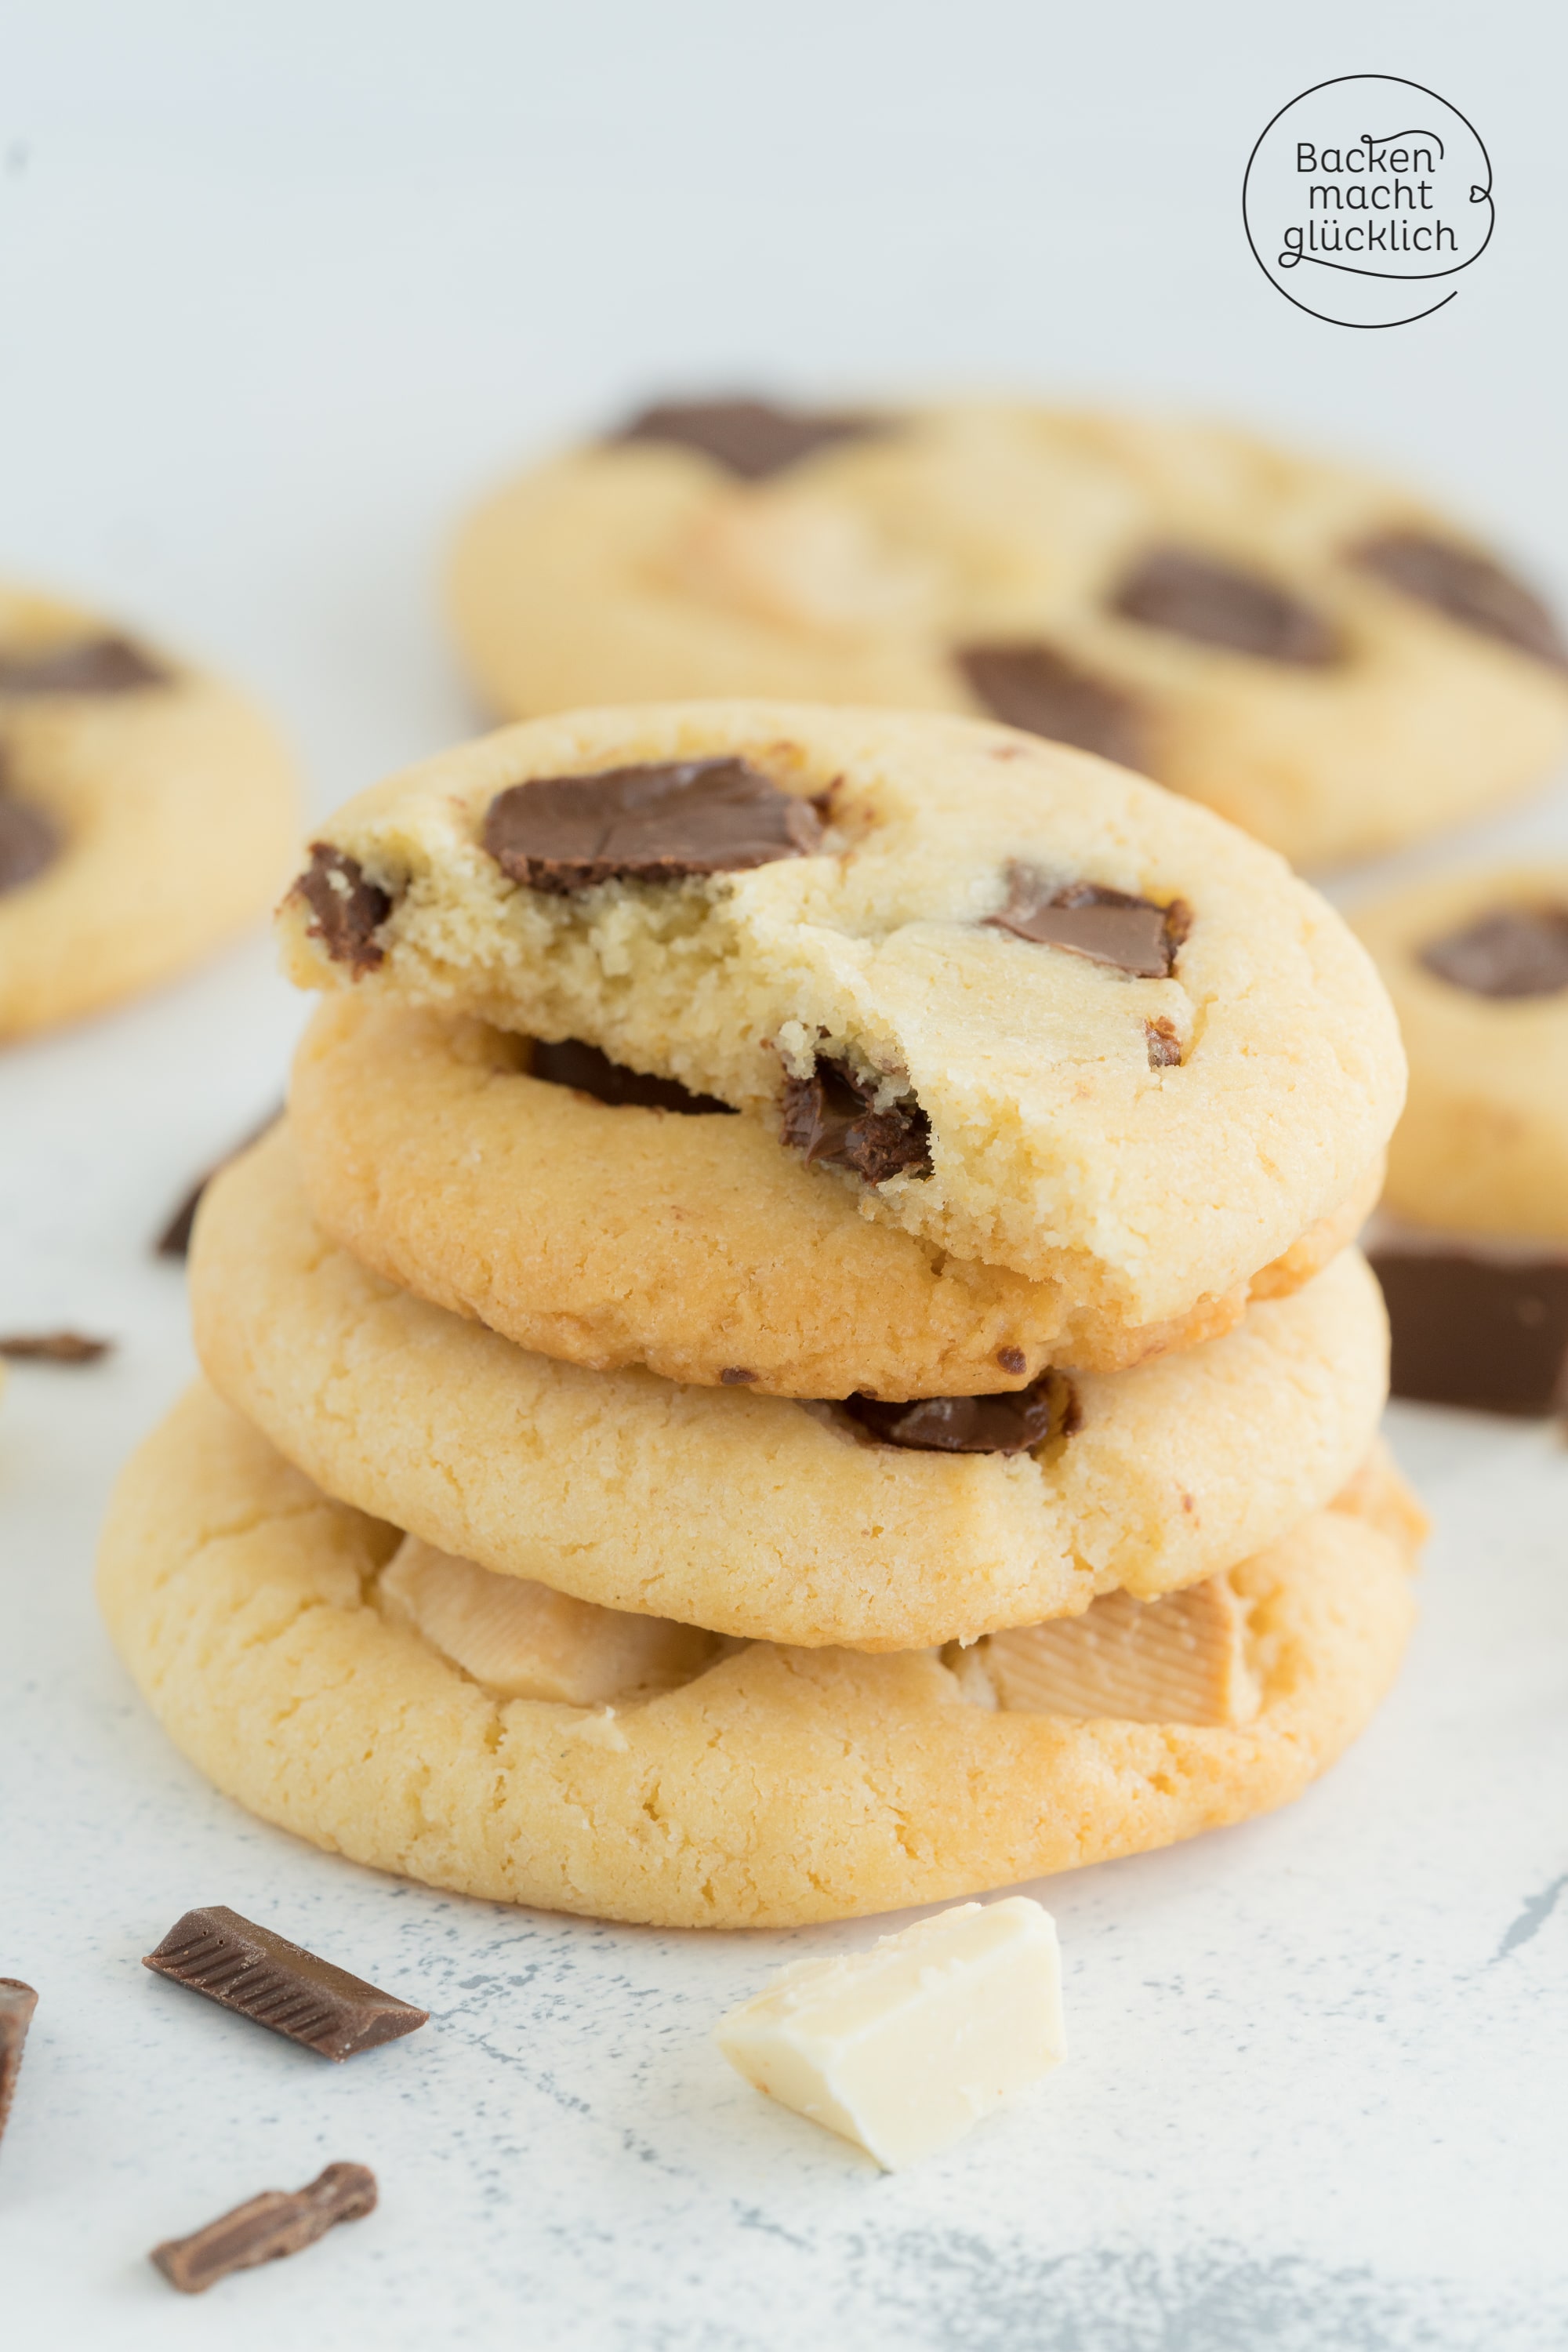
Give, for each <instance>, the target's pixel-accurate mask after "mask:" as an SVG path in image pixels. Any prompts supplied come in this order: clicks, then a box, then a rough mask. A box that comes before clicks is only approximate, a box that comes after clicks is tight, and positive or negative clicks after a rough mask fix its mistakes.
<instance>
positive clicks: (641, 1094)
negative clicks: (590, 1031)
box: [528, 1037, 734, 1118]
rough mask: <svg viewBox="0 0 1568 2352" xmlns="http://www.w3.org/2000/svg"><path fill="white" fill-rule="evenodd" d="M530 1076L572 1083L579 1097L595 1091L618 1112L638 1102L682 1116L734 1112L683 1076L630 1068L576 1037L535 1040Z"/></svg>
mask: <svg viewBox="0 0 1568 2352" xmlns="http://www.w3.org/2000/svg"><path fill="white" fill-rule="evenodd" d="M528 1074H529V1076H530V1077H532V1078H543V1079H545V1080H547V1081H548V1083H549V1084H550V1085H551V1086H552V1087H573V1088H574V1091H575V1092H576V1093H578V1094H580V1095H592V1096H593V1097H594V1098H595V1101H597V1102H602V1103H608V1104H610V1105H611V1107H612V1108H614V1109H616V1110H618V1109H620V1108H622V1106H623V1105H625V1104H633V1105H635V1106H636V1107H637V1108H638V1109H639V1110H673V1111H677V1112H679V1115H680V1117H681V1118H710V1117H712V1116H713V1115H714V1114H715V1113H718V1112H722V1113H724V1114H725V1116H726V1117H733V1115H734V1114H733V1109H732V1106H731V1104H729V1103H725V1102H721V1101H720V1100H719V1099H718V1097H717V1096H715V1095H694V1094H692V1093H691V1092H690V1090H689V1088H688V1087H683V1086H682V1085H681V1083H680V1081H679V1078H650V1077H648V1076H647V1075H646V1073H645V1072H643V1071H641V1070H628V1069H626V1067H625V1066H624V1065H623V1064H621V1063H620V1062H612V1061H611V1059H610V1057H609V1055H607V1054H601V1053H600V1051H599V1048H598V1047H597V1045H584V1044H583V1042H582V1040H581V1039H580V1038H577V1037H565V1038H563V1039H562V1041H561V1043H560V1044H559V1045H544V1044H542V1042H540V1041H539V1040H535V1042H534V1045H533V1047H532V1051H531V1056H530V1060H529V1067H528Z"/></svg>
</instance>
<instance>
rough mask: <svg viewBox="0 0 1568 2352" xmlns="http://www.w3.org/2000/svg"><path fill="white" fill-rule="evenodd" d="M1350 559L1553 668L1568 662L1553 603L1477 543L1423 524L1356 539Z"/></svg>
mask: <svg viewBox="0 0 1568 2352" xmlns="http://www.w3.org/2000/svg"><path fill="white" fill-rule="evenodd" d="M1350 559H1351V562H1352V563H1354V564H1357V565H1359V566H1360V568H1361V570H1362V571H1363V572H1371V573H1373V576H1374V577H1375V578H1376V579H1379V580H1381V581H1382V582H1383V583H1384V585H1385V586H1387V587H1390V588H1397V589H1398V590H1399V591H1400V593H1402V594H1403V595H1405V596H1414V597H1415V599H1416V601H1417V602H1418V603H1420V604H1430V605H1431V606H1432V607H1433V608H1434V610H1435V611H1436V612H1439V613H1442V614H1446V616H1447V618H1448V619H1449V620H1450V621H1458V623H1459V625H1460V626H1461V627H1462V628H1467V629H1474V630H1476V631H1477V632H1478V634H1479V635H1481V636H1484V637H1496V638H1497V639H1498V640H1499V641H1500V643H1501V644H1503V645H1505V646H1512V647H1513V648H1514V650H1515V652H1516V653H1522V654H1533V655H1534V656H1535V658H1536V660H1537V661H1543V662H1549V663H1551V664H1552V667H1554V668H1557V669H1563V668H1568V644H1565V643H1564V641H1563V632H1562V630H1561V629H1560V628H1559V627H1558V625H1557V622H1556V619H1555V617H1554V616H1553V614H1552V611H1551V608H1550V607H1549V606H1548V605H1547V604H1543V603H1542V599H1541V598H1540V597H1539V596H1538V595H1537V594H1536V593H1535V592H1534V590H1533V589H1532V588H1527V587H1526V586H1525V584H1524V583H1523V581H1522V580H1516V579H1515V578H1514V576H1513V574H1512V573H1511V572H1505V571H1504V569H1503V567H1502V565H1501V564H1500V563H1499V562H1496V561H1494V559H1493V558H1492V557H1491V556H1489V555H1483V554H1482V553H1481V552H1480V551H1479V548H1473V547H1458V546H1456V544H1455V543H1454V541H1452V540H1447V539H1434V538H1433V537H1432V535H1431V534H1430V533H1429V532H1427V531H1423V530H1385V531H1382V532H1379V533H1378V534H1377V536H1376V537H1375V538H1373V539H1363V541H1361V543H1360V544H1359V546H1356V547H1352V549H1351V551H1350Z"/></svg>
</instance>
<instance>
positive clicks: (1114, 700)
mask: <svg viewBox="0 0 1568 2352" xmlns="http://www.w3.org/2000/svg"><path fill="white" fill-rule="evenodd" d="M954 659H955V660H956V661H957V663H958V666H959V667H960V669H962V671H963V675H964V677H966V678H967V679H968V681H969V685H970V688H971V690H972V691H973V694H974V696H975V697H976V698H977V699H978V700H979V701H981V702H983V703H984V705H985V708H986V709H987V710H989V711H990V712H991V714H992V716H993V718H995V719H1001V720H1002V722H1003V724H1004V725H1005V726H1007V727H1021V728H1022V729H1023V730H1024V731H1025V733H1026V734H1028V735H1048V736H1050V737H1051V739H1052V740H1053V741H1055V742H1058V743H1072V744H1076V745H1077V747H1078V749H1079V751H1096V752H1098V753H1099V755H1100V758H1101V759H1102V760H1116V761H1120V763H1121V766H1122V767H1124V768H1142V767H1144V766H1146V765H1147V763H1148V759H1149V747H1148V743H1147V741H1146V740H1145V735H1146V730H1145V725H1144V719H1143V714H1142V710H1141V709H1140V707H1139V705H1138V704H1137V702H1135V701H1134V699H1133V698H1132V697H1131V695H1130V694H1128V693H1126V692H1125V691H1124V690H1123V688H1121V687H1119V686H1111V685H1110V683H1109V682H1108V681H1107V680H1106V679H1104V678H1100V677H1091V676H1090V674H1089V671H1088V670H1083V669H1079V667H1078V666H1077V664H1076V663H1074V662H1070V661H1068V659H1067V657H1066V656H1065V655H1063V654H1059V653H1058V652H1056V651H1055V649H1054V648H1053V647H1052V646H1047V645H1038V644H1019V645H991V646H960V647H959V648H958V651H957V653H956V655H955V656H954Z"/></svg>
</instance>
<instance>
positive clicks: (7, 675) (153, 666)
mask: <svg viewBox="0 0 1568 2352" xmlns="http://www.w3.org/2000/svg"><path fill="white" fill-rule="evenodd" d="M173 684H174V680H173V678H172V677H171V676H170V674H169V672H168V671H167V670H166V669H164V668H163V665H162V664H161V663H159V662H155V661H153V659H152V657H151V656H149V655H147V654H144V653H143V652H142V648H141V646H136V645H132V642H131V640H130V638H129V637H117V636H101V637H79V638H78V639H77V640H76V641H75V642H74V643H73V644H71V645H65V646H49V647H48V648H47V651H45V652H41V653H31V654H5V653H0V694H17V695H30V694H134V693H137V692H138V691H139V690H140V689H141V688H143V687H148V686H172V685H173Z"/></svg>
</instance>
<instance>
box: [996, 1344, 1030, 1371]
mask: <svg viewBox="0 0 1568 2352" xmlns="http://www.w3.org/2000/svg"><path fill="white" fill-rule="evenodd" d="M996 1361H997V1362H998V1363H999V1364H1000V1365H1001V1367H1002V1370H1004V1371H1005V1372H1021V1371H1024V1370H1026V1368H1027V1366H1028V1361H1029V1360H1028V1358H1027V1356H1026V1355H1025V1353H1024V1350H1023V1349H1022V1348H998V1349H997V1350H996Z"/></svg>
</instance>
